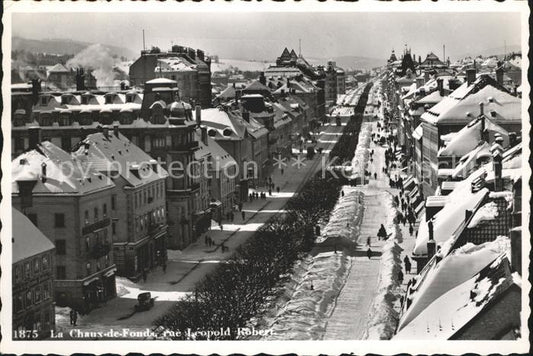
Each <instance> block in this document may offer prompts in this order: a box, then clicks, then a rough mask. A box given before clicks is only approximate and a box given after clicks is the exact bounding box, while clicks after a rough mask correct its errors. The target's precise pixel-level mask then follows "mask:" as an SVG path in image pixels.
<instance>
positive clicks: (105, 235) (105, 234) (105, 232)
mask: <svg viewBox="0 0 533 356" xmlns="http://www.w3.org/2000/svg"><path fill="white" fill-rule="evenodd" d="M104 242H105V243H107V242H108V241H107V229H105V230H104Z"/></svg>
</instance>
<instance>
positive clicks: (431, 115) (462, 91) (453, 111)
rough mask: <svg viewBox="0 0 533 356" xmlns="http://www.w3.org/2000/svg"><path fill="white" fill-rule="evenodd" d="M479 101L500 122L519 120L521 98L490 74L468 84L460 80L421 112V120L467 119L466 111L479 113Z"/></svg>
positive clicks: (433, 121) (450, 121) (439, 121)
mask: <svg viewBox="0 0 533 356" xmlns="http://www.w3.org/2000/svg"><path fill="white" fill-rule="evenodd" d="M481 102H482V103H485V109H484V110H485V111H486V112H490V111H495V112H496V113H497V114H498V115H499V116H501V118H502V119H503V121H507V122H508V121H518V122H519V121H520V120H521V100H520V99H519V98H517V97H514V96H512V95H510V94H508V93H507V92H505V91H504V90H503V89H501V88H500V86H499V84H497V83H496V82H495V81H494V80H493V79H492V78H490V77H489V76H480V77H478V79H476V81H475V82H474V83H472V84H471V85H468V83H463V85H461V86H460V87H459V88H457V89H456V90H455V91H453V92H452V93H451V94H450V95H448V96H447V97H445V98H444V99H443V100H442V101H440V102H439V103H438V104H436V105H435V106H433V107H432V108H430V109H429V110H428V111H426V112H425V113H424V114H422V116H421V119H422V120H424V121H426V122H428V123H432V124H441V123H460V122H465V123H466V122H469V121H470V118H469V117H468V116H467V114H469V113H470V114H472V115H477V114H478V113H479V110H480V109H479V103H481ZM498 119H499V120H500V118H499V117H498ZM499 120H498V121H499Z"/></svg>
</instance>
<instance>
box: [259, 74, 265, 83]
mask: <svg viewBox="0 0 533 356" xmlns="http://www.w3.org/2000/svg"><path fill="white" fill-rule="evenodd" d="M259 83H261V84H263V85H266V77H265V72H261V73H260V74H259Z"/></svg>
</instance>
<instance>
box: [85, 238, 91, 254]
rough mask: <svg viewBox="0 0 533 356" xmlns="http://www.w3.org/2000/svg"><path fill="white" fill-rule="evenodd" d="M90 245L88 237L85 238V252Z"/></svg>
mask: <svg viewBox="0 0 533 356" xmlns="http://www.w3.org/2000/svg"><path fill="white" fill-rule="evenodd" d="M90 245H91V241H90V237H89V236H86V237H85V250H86V251H89V246H90Z"/></svg>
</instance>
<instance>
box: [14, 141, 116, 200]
mask: <svg viewBox="0 0 533 356" xmlns="http://www.w3.org/2000/svg"><path fill="white" fill-rule="evenodd" d="M43 164H46V179H42V177H43V174H42V165H43ZM30 177H33V178H32V179H35V180H36V184H35V186H34V187H33V194H34V195H35V194H45V195H48V194H88V193H91V192H95V191H99V190H103V189H109V188H112V187H114V186H115V184H114V183H113V182H112V181H111V180H110V179H109V178H108V177H106V176H104V175H103V174H101V173H99V172H98V171H96V170H94V169H91V168H89V169H85V167H83V164H82V162H80V161H79V160H77V159H76V158H73V157H72V156H71V155H70V154H69V153H67V152H65V151H63V150H62V149H60V148H59V147H57V146H56V145H54V144H53V143H51V142H49V141H45V142H42V143H40V144H39V145H38V148H37V149H34V150H31V151H28V152H25V153H23V154H21V155H20V156H18V157H17V158H15V159H14V160H13V162H12V164H11V182H12V189H13V194H18V193H19V189H18V184H17V181H19V180H28V178H30Z"/></svg>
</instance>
